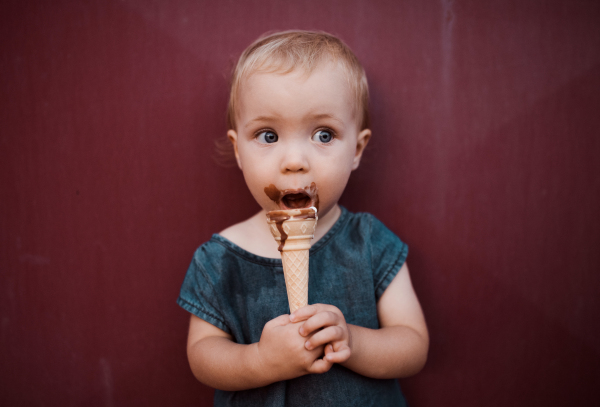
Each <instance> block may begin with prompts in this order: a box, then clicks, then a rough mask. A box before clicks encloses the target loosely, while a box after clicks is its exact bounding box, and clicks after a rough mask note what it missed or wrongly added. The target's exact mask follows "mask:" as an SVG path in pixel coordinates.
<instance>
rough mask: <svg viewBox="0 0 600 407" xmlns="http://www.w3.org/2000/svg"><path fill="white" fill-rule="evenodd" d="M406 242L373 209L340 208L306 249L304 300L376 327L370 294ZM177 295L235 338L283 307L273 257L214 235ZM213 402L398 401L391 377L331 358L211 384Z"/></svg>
mask: <svg viewBox="0 0 600 407" xmlns="http://www.w3.org/2000/svg"><path fill="white" fill-rule="evenodd" d="M407 254H408V247H407V245H406V244H404V243H403V242H402V241H400V239H399V238H398V237H397V236H396V235H395V234H394V233H392V232H391V231H390V230H389V229H388V228H386V227H385V226H384V225H383V224H382V223H381V222H380V221H378V220H377V219H376V218H375V217H374V216H373V215H370V214H366V213H357V214H353V213H350V212H348V211H347V210H346V209H345V208H342V214H341V216H340V218H339V219H338V220H337V222H336V223H335V224H334V226H333V227H332V228H331V229H330V230H329V232H327V234H326V235H325V236H324V237H323V238H321V239H320V240H319V241H317V242H316V243H315V244H314V245H313V246H312V247H311V249H310V260H309V285H308V302H309V304H314V303H324V304H333V305H335V306H336V307H338V308H339V309H340V310H341V311H342V313H343V314H344V317H345V318H346V322H348V323H350V324H355V325H360V326H363V327H366V328H372V329H377V328H379V323H378V319H377V301H378V300H379V298H380V297H381V295H382V294H383V292H384V291H385V289H386V288H387V287H388V285H389V284H390V282H391V281H392V280H393V278H394V277H395V276H396V274H397V273H398V271H400V268H401V267H402V265H403V264H404V262H405V260H406V256H407ZM177 303H178V304H179V305H180V306H181V307H183V308H184V309H185V310H187V311H189V312H191V313H192V314H194V315H196V316H198V317H199V318H201V319H203V320H205V321H207V322H209V323H211V324H212V325H214V326H216V327H217V328H219V329H222V330H223V331H225V332H227V333H228V334H230V335H231V336H232V337H233V340H234V341H235V342H236V343H239V344H251V343H255V342H258V341H259V339H260V335H261V333H262V330H263V327H264V325H265V324H266V323H267V322H268V321H270V320H271V319H273V318H275V317H277V316H279V315H282V314H287V313H289V306H288V300H287V294H286V289H285V281H284V277H283V268H282V264H281V260H280V259H271V258H265V257H260V256H257V255H255V254H252V253H249V252H247V251H246V250H244V249H242V248H240V247H239V246H237V245H235V244H234V243H232V242H231V241H229V240H227V239H225V238H224V237H222V236H220V235H216V234H215V235H213V236H212V238H211V240H210V241H208V242H206V243H205V244H203V245H202V246H200V247H199V248H198V249H197V250H196V253H195V254H194V258H193V259H192V262H191V264H190V267H189V269H188V272H187V274H186V276H185V280H184V282H183V285H182V287H181V292H180V296H179V298H178V300H177ZM215 405H216V406H336V407H337V406H379V407H380V406H405V405H406V402H405V399H404V396H403V395H402V392H401V391H400V387H399V385H398V381H397V380H395V379H389V380H379V379H371V378H368V377H365V376H362V375H360V374H357V373H354V372H353V371H351V370H349V369H346V368H344V367H342V366H340V365H337V364H334V366H333V367H332V368H331V370H330V371H329V372H327V373H324V374H320V375H318V374H310V375H305V376H302V377H298V378H296V379H292V380H286V381H282V382H277V383H273V384H271V385H268V386H265V387H261V388H256V389H250V390H244V391H237V392H230V391H221V390H216V392H215Z"/></svg>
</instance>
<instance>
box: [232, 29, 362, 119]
mask: <svg viewBox="0 0 600 407" xmlns="http://www.w3.org/2000/svg"><path fill="white" fill-rule="evenodd" d="M323 62H335V63H339V64H340V66H341V67H342V69H343V71H344V73H345V75H346V79H347V80H348V84H349V86H350V88H351V90H352V91H353V93H354V95H355V98H356V109H357V110H356V112H357V113H358V114H359V115H362V117H361V120H360V121H359V124H360V129H361V130H363V129H366V128H368V127H369V124H370V123H369V86H368V84H367V76H366V75H365V71H364V69H363V67H362V65H361V64H360V62H359V61H358V58H356V55H354V53H353V52H352V50H351V49H350V48H349V47H348V46H347V45H346V44H344V43H343V42H342V41H341V40H340V39H339V38H337V37H335V36H333V35H331V34H327V33H325V32H317V31H282V32H276V33H272V34H268V35H266V36H263V37H261V38H259V39H258V40H256V41H255V42H254V43H252V44H251V45H250V46H249V47H248V48H246V50H245V51H244V52H243V53H242V55H241V56H240V59H239V60H238V62H237V64H236V66H235V68H234V70H233V74H232V76H231V88H230V93H229V105H228V107H227V126H228V127H229V129H233V130H235V129H236V122H235V112H236V107H237V106H236V105H237V100H238V93H239V90H240V86H241V84H242V83H243V81H244V80H245V79H246V78H247V77H248V76H250V75H251V74H252V73H253V72H256V71H264V72H281V73H289V72H292V71H293V70H295V69H298V68H300V69H302V70H304V71H305V72H306V73H307V74H310V73H311V72H312V71H313V70H314V69H315V68H316V67H318V66H319V64H322V63H323Z"/></svg>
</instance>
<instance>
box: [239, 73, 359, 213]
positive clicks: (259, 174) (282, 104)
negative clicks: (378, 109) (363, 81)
mask: <svg viewBox="0 0 600 407" xmlns="http://www.w3.org/2000/svg"><path fill="white" fill-rule="evenodd" d="M239 92H240V93H239V104H238V106H239V107H238V110H237V112H236V113H237V115H236V118H237V121H236V122H237V131H234V130H230V131H229V132H228V137H229V139H230V140H231V141H232V143H233V145H234V149H235V154H236V158H237V162H238V165H239V167H240V169H241V170H242V172H243V173H244V178H245V180H246V184H247V185H248V188H249V189H250V192H251V193H252V195H253V196H254V198H255V199H256V201H257V202H258V203H259V205H260V206H261V207H262V208H263V209H265V210H266V211H269V210H274V209H290V208H296V207H308V206H317V208H318V210H319V217H321V216H324V215H326V214H327V213H328V212H329V210H331V209H332V208H333V207H334V206H335V205H336V204H337V202H338V200H339V198H340V196H341V195H342V192H343V191H344V188H345V187H346V183H347V182H348V178H349V177H350V173H351V172H352V170H354V169H356V168H357V167H358V164H359V162H360V157H361V155H362V152H363V149H364V147H365V146H366V144H367V142H368V140H369V138H370V135H371V132H370V130H368V129H367V130H362V131H360V130H359V125H358V123H359V121H360V118H359V117H357V111H358V109H356V108H355V97H354V95H353V94H352V92H351V90H350V87H349V86H348V83H347V82H346V79H345V76H344V75H343V72H342V71H341V68H340V67H338V66H336V65H334V64H327V65H324V66H322V67H318V68H317V69H316V70H315V71H313V73H311V74H310V76H306V74H305V72H303V71H300V70H298V71H293V72H291V73H288V74H278V73H264V72H256V73H253V74H252V75H251V76H250V77H249V78H248V79H246V80H245V81H244V83H243V84H242V86H241V89H240V91H239ZM313 183H314V184H313ZM311 186H312V187H311ZM315 186H316V188H315Z"/></svg>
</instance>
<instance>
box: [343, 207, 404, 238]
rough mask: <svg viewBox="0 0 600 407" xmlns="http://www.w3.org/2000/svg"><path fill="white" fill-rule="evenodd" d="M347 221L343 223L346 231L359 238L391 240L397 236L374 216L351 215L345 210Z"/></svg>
mask: <svg viewBox="0 0 600 407" xmlns="http://www.w3.org/2000/svg"><path fill="white" fill-rule="evenodd" d="M345 216H346V217H347V221H346V222H345V226H346V229H347V230H348V231H351V232H354V233H359V234H360V235H361V236H363V237H365V238H367V239H371V238H378V237H379V238H386V237H387V238H392V237H396V238H397V236H396V235H395V234H394V232H392V231H391V230H390V229H389V228H388V227H387V226H385V225H384V224H383V222H381V221H380V220H379V219H377V218H376V217H375V216H374V215H372V214H370V213H367V212H357V213H352V212H349V211H347V210H345Z"/></svg>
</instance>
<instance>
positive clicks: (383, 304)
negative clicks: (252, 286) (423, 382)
mask: <svg viewBox="0 0 600 407" xmlns="http://www.w3.org/2000/svg"><path fill="white" fill-rule="evenodd" d="M377 314H378V318H379V325H380V327H381V328H380V329H368V328H363V327H360V326H356V325H351V324H346V322H345V319H344V316H343V315H342V313H341V312H340V311H339V309H338V308H337V307H334V306H332V305H324V304H314V305H309V306H307V307H304V308H302V309H300V310H298V311H296V312H295V313H294V314H293V315H292V318H293V320H294V321H301V320H306V322H305V323H304V325H303V326H301V328H300V334H301V335H310V334H312V333H314V335H313V337H312V338H310V339H309V340H307V342H306V344H305V346H306V347H307V349H312V347H313V346H322V345H324V344H325V345H326V346H327V347H326V349H325V353H326V359H327V360H329V361H330V362H335V363H340V364H342V365H343V366H345V367H347V368H349V369H351V370H353V371H355V372H357V373H360V374H362V375H364V376H368V377H372V378H378V379H385V378H398V377H407V376H412V375H414V374H416V373H418V372H419V371H420V370H421V369H422V368H423V366H424V365H425V361H426V360H427V351H428V349H429V335H428V332H427V325H426V324H425V318H424V316H423V312H422V310H421V306H420V304H419V301H418V299H417V296H416V295H415V292H414V289H413V287H412V283H411V281H410V275H409V272H408V267H407V266H406V264H405V265H404V266H403V267H402V268H401V269H400V271H399V272H398V275H396V277H395V278H394V279H393V280H392V282H391V283H390V285H389V286H388V288H387V289H386V290H385V292H384V294H383V295H382V296H381V298H380V299H379V302H378V303H377ZM321 328H324V329H322V330H320V331H319V329H321Z"/></svg>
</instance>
